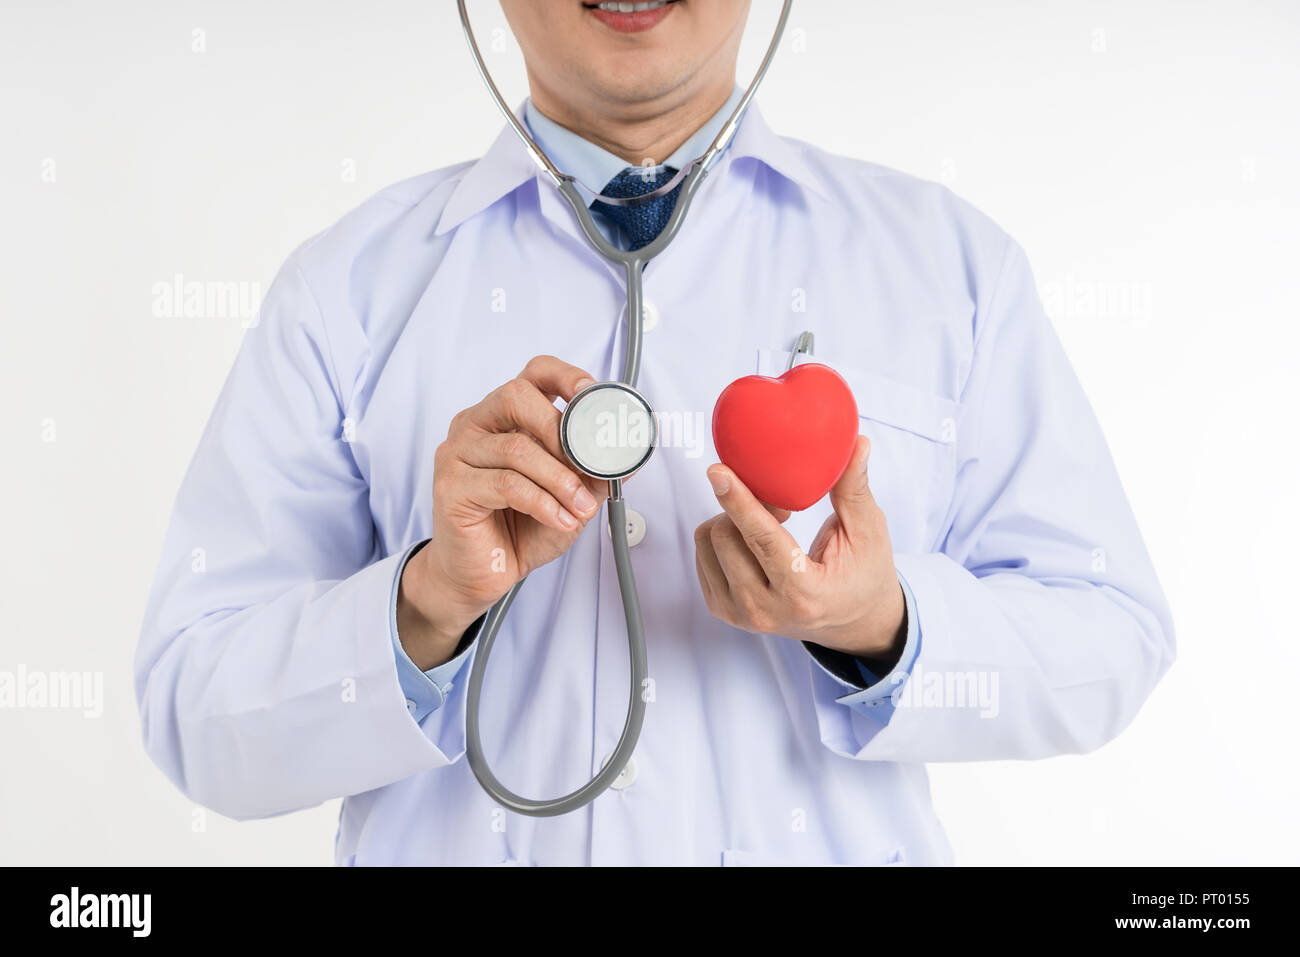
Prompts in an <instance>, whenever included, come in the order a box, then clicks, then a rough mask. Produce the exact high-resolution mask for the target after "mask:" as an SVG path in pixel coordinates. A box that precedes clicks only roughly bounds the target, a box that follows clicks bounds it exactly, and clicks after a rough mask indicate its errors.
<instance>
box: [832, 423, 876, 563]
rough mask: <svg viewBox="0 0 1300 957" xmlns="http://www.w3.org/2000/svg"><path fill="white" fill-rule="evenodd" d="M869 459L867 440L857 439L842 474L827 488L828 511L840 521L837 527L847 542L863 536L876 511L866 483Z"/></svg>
mask: <svg viewBox="0 0 1300 957" xmlns="http://www.w3.org/2000/svg"><path fill="white" fill-rule="evenodd" d="M870 457H871V440H870V439H868V438H867V437H866V436H865V435H859V436H858V443H857V445H855V446H854V448H853V455H851V456H850V457H849V464H848V465H847V466H846V467H845V469H844V474H843V475H841V476H840V479H839V481H838V482H836V483H835V485H834V486H833V487H832V488H831V507H832V508H834V509H835V514H836V515H838V516H839V517H840V524H841V525H843V526H844V530H845V531H846V532H848V534H849V538H850V539H853V538H858V537H860V536H863V535H865V534H867V531H868V529H869V528H870V525H871V518H872V516H873V514H874V513H875V511H876V500H875V498H874V497H872V495H871V487H870V485H869V484H868V482H867V460H868V459H869V458H870Z"/></svg>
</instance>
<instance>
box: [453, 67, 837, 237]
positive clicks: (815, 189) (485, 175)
mask: <svg viewBox="0 0 1300 957" xmlns="http://www.w3.org/2000/svg"><path fill="white" fill-rule="evenodd" d="M738 93H739V91H736V92H733V95H732V96H733V99H732V100H728V105H726V106H724V107H723V108H722V109H721V110H719V111H718V113H717V114H715V115H714V117H713V118H712V119H711V120H710V121H709V122H708V123H706V124H705V125H704V126H702V127H700V129H699V130H697V131H696V132H695V133H694V134H693V135H692V136H691V137H690V138H689V139H688V140H687V141H686V142H685V143H683V144H682V145H681V146H680V147H679V148H678V149H677V150H676V151H675V152H674V153H673V155H672V156H671V157H669V158H668V161H667V163H668V165H669V166H676V167H677V168H678V169H680V168H681V165H680V164H684V163H688V162H690V161H691V160H693V159H695V158H696V157H698V156H699V155H701V154H702V153H703V152H704V151H705V150H706V149H708V146H709V144H710V143H711V142H713V138H714V137H715V136H717V131H718V129H720V128H721V126H722V123H725V122H726V119H727V117H728V116H729V115H730V111H731V109H734V108H735V102H734V99H735V98H736V97H737V95H738ZM530 106H531V104H530V103H529V102H528V101H525V102H524V104H523V105H522V106H520V108H519V109H517V110H516V111H515V115H516V116H518V117H519V118H520V119H522V120H523V121H524V123H525V125H527V126H528V127H529V129H530V132H533V133H534V134H535V136H537V137H546V138H547V140H546V142H545V143H544V144H542V140H541V139H538V142H539V144H542V148H543V149H545V150H546V151H547V154H548V155H549V156H550V157H551V161H552V162H553V163H555V165H556V167H557V168H559V170H560V171H561V172H563V173H568V174H570V175H572V176H575V177H577V178H578V180H579V181H580V182H582V183H583V184H584V185H586V186H602V187H603V186H604V185H605V183H607V182H609V180H610V179H612V178H613V177H614V176H615V175H616V174H618V173H619V172H621V171H622V170H624V169H626V168H627V165H628V164H627V163H626V161H624V160H622V159H620V158H619V157H616V156H614V155H613V154H611V153H608V152H606V151H605V150H603V149H601V148H600V147H598V146H596V145H595V144H593V143H589V142H587V141H586V140H583V139H582V138H581V137H579V136H578V135H577V134H576V133H573V132H572V131H570V130H567V129H565V128H564V127H562V126H560V125H559V124H557V123H555V122H554V121H552V120H548V119H547V118H546V117H543V116H541V114H540V113H538V112H537V111H536V110H535V109H533V110H531V116H530ZM539 118H540V119H541V120H542V121H544V122H542V123H541V124H539V125H540V127H541V129H538V128H537V127H534V126H533V123H534V122H536V121H537V120H538V119H539ZM719 118H720V119H719ZM715 121H718V122H717V126H716V128H712V131H711V132H710V129H711V127H713V124H714V122H715ZM546 124H549V126H547V125H546ZM552 128H553V129H552ZM556 131H559V133H558V134H557V133H556ZM599 154H604V156H603V157H602V156H600V155H599ZM728 157H729V159H730V161H731V162H734V161H735V160H737V159H741V158H743V157H750V158H752V159H755V160H757V161H759V162H760V163H762V164H764V165H765V166H767V167H768V168H770V169H772V170H773V171H774V172H776V173H778V174H780V175H781V176H783V177H785V178H786V179H788V180H790V181H791V182H793V183H795V184H797V185H799V186H802V187H803V188H805V189H807V190H809V191H810V192H812V193H814V194H816V195H817V196H820V197H822V198H823V199H826V198H829V193H828V191H827V188H826V186H825V184H824V182H823V181H822V179H821V177H820V176H819V175H818V174H817V172H816V171H815V170H814V169H813V168H812V166H811V165H810V164H809V163H808V161H807V159H806V158H805V156H804V150H803V148H802V147H801V146H800V145H799V144H797V143H794V142H792V141H790V140H787V139H785V138H784V137H781V136H778V135H776V133H774V132H773V131H772V130H771V128H770V127H768V125H767V123H766V122H764V120H763V115H762V113H760V112H759V109H758V106H757V105H756V104H754V103H750V105H749V109H748V110H747V111H746V113H745V117H744V119H743V120H741V123H740V128H739V129H738V130H737V131H736V135H735V137H734V138H733V139H732V141H731V145H730V146H728V147H727V151H726V153H725V154H724V160H723V164H724V165H725V163H726V161H727V158H728ZM566 162H567V163H570V164H572V166H571V167H566V166H565V165H564V164H565V163H566ZM613 163H617V164H618V165H617V167H616V168H615V167H614V166H613ZM720 169H721V166H718V167H714V171H713V172H714V174H715V175H716V174H717V172H718V171H719V170H720ZM609 170H612V171H611V172H608V175H605V174H606V171H609ZM539 175H540V174H539V171H538V169H537V167H536V166H535V165H533V161H532V160H531V159H529V157H528V153H527V152H526V151H525V150H524V146H523V144H522V143H521V142H520V141H519V138H518V137H517V136H516V135H515V132H514V130H512V129H511V128H510V126H509V125H508V124H507V125H506V126H505V127H504V128H503V129H502V130H501V132H500V133H499V134H498V135H497V138H496V140H495V141H493V143H492V146H491V147H490V148H489V149H488V151H487V152H486V153H485V154H483V157H482V158H481V159H480V160H478V161H477V162H476V163H474V164H473V165H471V166H470V167H469V169H467V170H466V172H465V174H464V175H463V176H462V177H461V179H460V182H459V183H457V184H456V188H455V189H454V190H453V191H452V194H451V196H450V197H449V198H448V200H447V205H446V206H445V207H444V208H443V211H442V216H441V217H440V218H439V220H438V226H437V228H436V229H435V230H434V232H435V234H437V235H441V234H443V233H446V232H449V231H450V230H452V229H454V228H456V227H457V226H459V225H460V224H461V223H463V222H465V220H467V219H469V218H470V217H472V216H475V215H477V214H479V213H481V212H483V211H484V210H486V209H487V208H488V207H490V206H492V205H493V204H495V203H496V202H498V201H499V200H501V199H502V198H503V197H505V196H508V195H509V194H510V193H512V192H514V191H515V190H516V189H518V188H519V187H520V186H523V185H525V184H527V183H529V182H531V181H534V180H536V179H537V177H538V176H539ZM602 176H603V177H604V178H603V179H602V178H600V177H602ZM585 177H591V178H592V179H593V180H595V182H588V181H587V179H586V178H585ZM546 185H548V186H549V182H548V183H547V184H546Z"/></svg>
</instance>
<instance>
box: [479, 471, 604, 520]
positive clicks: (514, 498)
mask: <svg viewBox="0 0 1300 957" xmlns="http://www.w3.org/2000/svg"><path fill="white" fill-rule="evenodd" d="M464 481H465V483H466V487H465V490H464V492H463V495H464V497H465V498H466V499H468V500H469V501H471V502H473V503H474V504H475V505H477V506H479V507H480V508H488V509H503V508H512V509H514V510H515V511H516V512H522V513H523V514H525V515H530V516H532V517H533V518H535V519H536V520H537V521H538V522H540V523H541V524H543V525H547V526H549V527H551V528H555V529H559V530H560V531H562V532H575V531H577V530H578V527H579V524H580V523H579V521H578V519H577V517H576V516H574V515H573V514H572V513H571V512H569V510H568V509H566V508H565V507H564V506H562V505H561V504H560V503H559V502H557V501H556V500H555V497H554V496H553V495H551V493H550V492H548V491H546V490H545V489H544V488H542V487H541V486H539V485H537V483H535V482H533V481H532V480H531V479H527V478H524V476H522V475H520V474H519V473H518V472H516V471H515V470H514V469H476V468H467V469H466V474H465V478H464Z"/></svg>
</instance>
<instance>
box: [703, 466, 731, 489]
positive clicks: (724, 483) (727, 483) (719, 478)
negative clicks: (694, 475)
mask: <svg viewBox="0 0 1300 957" xmlns="http://www.w3.org/2000/svg"><path fill="white" fill-rule="evenodd" d="M707 474H708V476H709V484H710V485H712V486H713V494H714V495H726V494H727V489H729V488H731V479H730V478H728V477H727V473H726V472H724V471H722V470H721V469H719V470H718V471H716V472H713V471H710V472H708V473H707Z"/></svg>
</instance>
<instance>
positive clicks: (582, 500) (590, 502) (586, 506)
mask: <svg viewBox="0 0 1300 957" xmlns="http://www.w3.org/2000/svg"><path fill="white" fill-rule="evenodd" d="M573 504H574V505H575V506H576V507H577V509H578V511H579V512H582V513H583V514H584V515H585V514H586V513H587V512H590V511H591V510H592V509H594V508H595V507H596V499H595V497H594V496H593V495H592V494H591V493H590V492H588V491H587V490H586V489H585V488H583V487H582V486H579V487H578V493H577V494H576V495H574V496H573Z"/></svg>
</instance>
